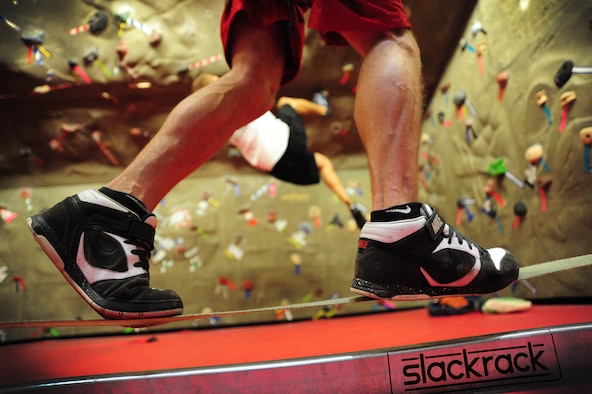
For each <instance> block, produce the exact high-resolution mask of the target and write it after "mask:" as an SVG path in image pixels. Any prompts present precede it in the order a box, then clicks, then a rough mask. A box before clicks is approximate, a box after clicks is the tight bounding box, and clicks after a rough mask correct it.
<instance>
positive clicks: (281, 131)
mask: <svg viewBox="0 0 592 394" xmlns="http://www.w3.org/2000/svg"><path fill="white" fill-rule="evenodd" d="M289 137H290V128H289V127H288V125H287V124H286V123H285V122H283V121H282V120H281V119H278V118H276V117H275V115H274V114H273V113H272V112H270V111H267V112H266V113H264V114H263V115H261V116H260V117H258V118H257V119H255V120H253V121H252V122H251V123H249V124H247V125H246V126H243V127H241V128H240V129H238V130H236V131H235V132H234V133H233V134H232V136H231V137H230V140H229V142H230V143H231V144H232V145H234V146H236V147H237V148H238V150H240V152H241V154H242V155H243V157H244V158H245V160H246V161H247V162H248V163H249V164H250V165H252V166H253V167H255V168H257V169H259V170H261V171H266V172H268V171H271V170H272V169H273V167H274V166H275V165H276V163H277V162H278V161H279V160H280V158H281V157H282V155H283V154H284V153H285V152H286V148H287V147H288V139H289Z"/></svg>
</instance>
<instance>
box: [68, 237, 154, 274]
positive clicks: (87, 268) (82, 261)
mask: <svg viewBox="0 0 592 394" xmlns="http://www.w3.org/2000/svg"><path fill="white" fill-rule="evenodd" d="M105 234H108V235H109V236H111V237H113V238H114V239H116V240H117V241H118V242H119V243H120V244H121V246H122V247H123V249H124V250H125V255H126V257H127V269H128V270H127V271H126V272H116V271H111V270H107V269H101V268H97V267H95V266H93V265H90V264H89V263H88V261H86V257H85V256H84V233H83V234H82V235H81V236H80V242H79V243H78V252H77V253H76V264H77V265H78V268H80V271H82V274H83V275H84V277H85V278H86V280H87V281H88V283H90V284H91V285H92V284H93V283H96V282H98V281H100V280H106V279H127V278H131V277H132V276H136V275H142V274H145V273H146V271H145V270H144V269H143V268H140V267H135V266H134V263H132V262H130V259H129V256H130V255H131V250H132V249H133V248H134V246H133V245H129V244H126V243H124V242H123V241H124V239H123V238H121V237H119V236H117V235H114V234H111V233H105ZM132 256H133V255H132ZM134 262H135V261H134Z"/></svg>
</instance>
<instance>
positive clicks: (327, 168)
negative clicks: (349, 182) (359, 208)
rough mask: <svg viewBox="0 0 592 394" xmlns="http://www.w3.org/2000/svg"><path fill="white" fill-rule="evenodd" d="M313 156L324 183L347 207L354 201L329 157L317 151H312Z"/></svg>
mask: <svg viewBox="0 0 592 394" xmlns="http://www.w3.org/2000/svg"><path fill="white" fill-rule="evenodd" d="M314 158H315V161H316V163H317V168H318V169H319V174H320V175H321V179H322V180H323V182H324V183H325V185H327V187H328V188H329V189H330V190H331V191H332V192H333V193H335V194H336V195H337V197H338V198H339V200H340V201H341V202H343V203H344V204H345V205H346V206H347V207H348V208H349V207H350V206H351V205H352V204H353V203H354V200H352V198H351V197H350V196H349V194H347V192H346V191H345V188H344V187H343V184H342V183H341V180H340V179H339V176H338V175H337V173H336V172H335V168H334V167H333V163H332V162H331V159H329V158H328V157H327V156H325V155H323V154H322V153H319V152H314Z"/></svg>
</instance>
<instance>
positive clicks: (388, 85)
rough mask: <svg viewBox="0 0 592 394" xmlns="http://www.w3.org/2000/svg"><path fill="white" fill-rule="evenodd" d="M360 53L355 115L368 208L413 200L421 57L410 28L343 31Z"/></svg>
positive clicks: (419, 118) (419, 117)
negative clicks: (366, 175) (368, 188)
mask: <svg viewBox="0 0 592 394" xmlns="http://www.w3.org/2000/svg"><path fill="white" fill-rule="evenodd" d="M343 36H344V37H345V38H346V39H348V41H349V42H350V43H351V44H352V46H353V47H354V48H355V49H356V50H357V51H358V52H359V53H360V54H361V55H362V56H364V61H363V63H362V67H361V69H360V73H359V76H358V84H357V90H356V103H355V120H356V125H357V127H358V130H359V133H360V138H361V140H362V142H363V144H364V147H365V149H366V152H367V154H368V169H369V171H370V184H371V191H372V209H373V210H381V209H385V208H388V207H391V206H393V205H399V204H404V203H407V202H411V201H417V198H418V196H417V193H418V189H417V173H418V172H417V171H418V167H417V152H418V149H419V132H420V121H421V113H422V109H423V105H422V83H421V62H420V58H419V49H418V46H417V43H416V42H415V39H414V37H413V35H412V33H411V32H410V31H409V30H401V31H399V32H398V33H393V32H388V33H374V34H372V33H359V32H351V33H348V32H346V33H344V34H343Z"/></svg>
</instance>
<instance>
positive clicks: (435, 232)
mask: <svg viewBox="0 0 592 394" xmlns="http://www.w3.org/2000/svg"><path fill="white" fill-rule="evenodd" d="M426 230H427V232H428V234H429V235H430V238H432V239H433V240H434V241H435V240H437V239H439V238H440V236H441V235H442V231H444V221H443V220H442V218H441V217H440V216H439V215H438V214H437V213H436V212H435V211H434V213H433V214H432V216H430V217H429V218H428V220H427V221H426Z"/></svg>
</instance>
